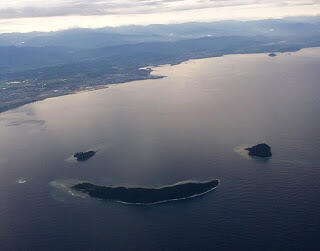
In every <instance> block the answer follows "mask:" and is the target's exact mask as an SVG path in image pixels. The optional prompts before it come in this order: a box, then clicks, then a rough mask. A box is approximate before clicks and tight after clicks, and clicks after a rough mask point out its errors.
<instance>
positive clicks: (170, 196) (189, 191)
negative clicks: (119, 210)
mask: <svg viewBox="0 0 320 251" xmlns="http://www.w3.org/2000/svg"><path fill="white" fill-rule="evenodd" d="M218 185H219V180H210V181H206V182H187V183H177V184H175V185H171V186H164V187H160V188H144V187H122V186H121V187H106V186H97V185H94V184H91V183H80V184H77V185H74V186H72V187H71V188H72V189H74V190H76V191H79V192H82V193H86V194H88V195H89V196H90V197H93V198H98V199H104V200H114V201H119V202H124V203H131V204H155V203H160V202H166V201H171V200H179V199H186V198H191V197H195V196H198V195H202V194H204V193H207V192H209V191H211V190H213V189H214V188H216V187H217V186H218Z"/></svg>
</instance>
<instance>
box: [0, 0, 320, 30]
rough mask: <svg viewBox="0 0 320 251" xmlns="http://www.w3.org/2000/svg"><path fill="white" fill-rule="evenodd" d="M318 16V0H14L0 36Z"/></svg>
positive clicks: (2, 10)
mask: <svg viewBox="0 0 320 251" xmlns="http://www.w3.org/2000/svg"><path fill="white" fill-rule="evenodd" d="M319 15H320V3H319V1H316V0H290V1H275V0H261V1H255V0H215V1H209V0H204V1H196V0H187V1H181V0H147V1H146V0H145V1H138V0H134V1H127V0H125V1H113V0H112V1H104V0H102V1H97V0H95V1H87V0H72V1H70V0H67V1H66V0H64V1H62V0H54V1H50V2H48V1H47V2H45V4H44V2H43V1H39V0H15V1H10V2H9V1H8V2H5V3H1V5H0V33H11V32H31V31H57V30H65V29H71V28H101V27H108V26H110V27H117V26H123V25H148V24H172V23H188V22H212V21H222V20H244V21H246V20H263V19H278V18H285V17H298V16H310V17H314V16H316V17H317V16H319Z"/></svg>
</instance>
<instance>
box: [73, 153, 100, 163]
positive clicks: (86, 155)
mask: <svg viewBox="0 0 320 251" xmlns="http://www.w3.org/2000/svg"><path fill="white" fill-rule="evenodd" d="M95 154H96V152H95V151H88V152H78V153H75V154H74V155H73V157H75V158H76V159H77V161H86V160H88V159H90V158H91V157H93V156H94V155H95Z"/></svg>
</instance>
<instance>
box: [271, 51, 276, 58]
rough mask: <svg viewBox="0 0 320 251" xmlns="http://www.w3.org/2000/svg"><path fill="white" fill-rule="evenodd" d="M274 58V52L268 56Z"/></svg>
mask: <svg viewBox="0 0 320 251" xmlns="http://www.w3.org/2000/svg"><path fill="white" fill-rule="evenodd" d="M276 56H277V54H275V53H274V52H272V53H270V54H269V57H276Z"/></svg>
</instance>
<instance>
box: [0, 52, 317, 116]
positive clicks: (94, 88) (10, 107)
mask: <svg viewBox="0 0 320 251" xmlns="http://www.w3.org/2000/svg"><path fill="white" fill-rule="evenodd" d="M309 48H320V46H307V47H303V48H299V49H294V50H286V51H273V52H274V53H289V52H298V51H301V50H303V49H309ZM268 53H269V51H262V52H248V53H226V54H222V55H217V56H212V57H210V56H209V57H201V56H199V57H193V58H188V59H185V60H179V59H177V60H176V62H171V63H170V62H168V63H165V64H156V65H149V66H145V67H139V69H149V70H150V72H149V75H148V77H143V78H137V79H132V80H128V81H121V82H114V83H109V84H102V85H96V86H86V87H84V88H83V89H81V88H79V89H78V90H74V91H66V92H65V93H59V94H56V95H55V94H53V95H48V96H45V97H34V98H32V99H30V100H29V101H25V102H21V103H19V102H18V103H16V104H12V105H10V104H9V105H7V106H4V108H0V115H1V114H2V113H5V112H7V111H11V110H15V109H18V108H20V107H22V106H25V105H28V104H32V103H36V102H39V101H44V100H46V99H50V98H57V97H63V96H68V95H74V94H79V93H85V92H91V91H97V90H101V89H106V88H109V87H110V86H112V85H119V84H125V83H130V82H134V81H143V80H152V79H162V78H165V77H167V76H160V75H152V72H153V71H154V68H157V67H161V66H166V65H170V66H175V65H179V64H182V63H185V62H187V61H190V60H198V59H209V58H219V57H224V56H228V55H253V54H268Z"/></svg>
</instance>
